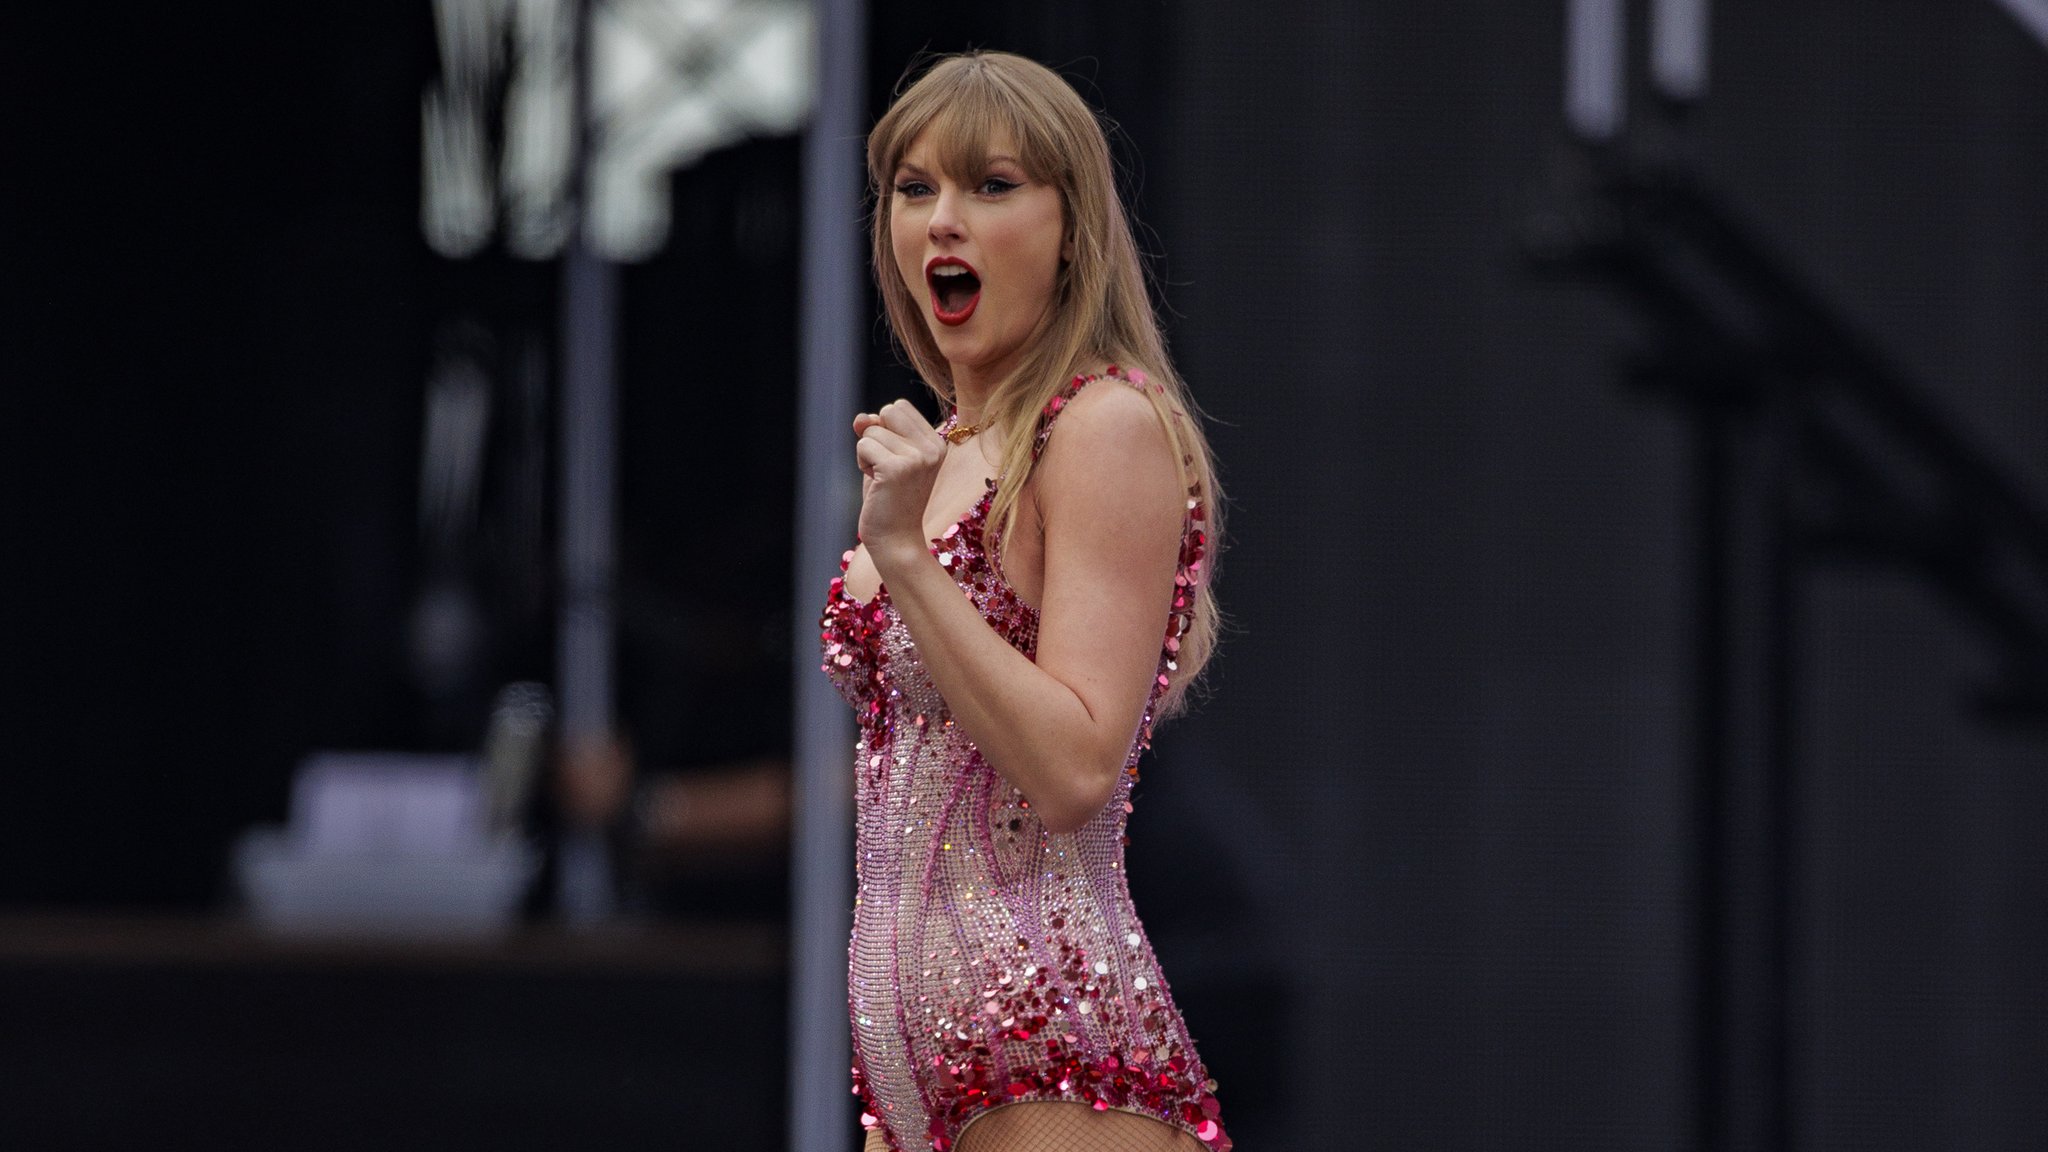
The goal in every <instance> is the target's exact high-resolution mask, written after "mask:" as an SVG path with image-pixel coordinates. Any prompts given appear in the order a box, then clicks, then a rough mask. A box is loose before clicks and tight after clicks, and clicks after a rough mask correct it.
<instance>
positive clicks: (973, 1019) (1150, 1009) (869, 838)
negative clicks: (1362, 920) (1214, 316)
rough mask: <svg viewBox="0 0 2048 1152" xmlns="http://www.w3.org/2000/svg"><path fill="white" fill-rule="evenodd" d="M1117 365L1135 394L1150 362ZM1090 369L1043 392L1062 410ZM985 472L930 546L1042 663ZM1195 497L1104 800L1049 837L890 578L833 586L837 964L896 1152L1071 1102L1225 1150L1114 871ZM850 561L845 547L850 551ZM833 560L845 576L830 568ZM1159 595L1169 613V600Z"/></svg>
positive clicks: (1166, 653) (1170, 637)
mask: <svg viewBox="0 0 2048 1152" xmlns="http://www.w3.org/2000/svg"><path fill="white" fill-rule="evenodd" d="M1108 378H1112V379H1117V380H1121V381H1123V382H1125V383H1127V384H1130V385H1132V386H1134V387H1141V388H1142V387H1145V386H1146V381H1145V377H1144V375H1143V374H1142V373H1139V372H1129V373H1125V372H1121V371H1119V370H1118V369H1116V368H1115V367H1113V366H1112V367H1111V368H1110V370H1109V373H1108ZM1095 379H1098V377H1093V376H1080V377H1076V378H1075V379H1074V380H1073V381H1071V382H1070V383H1069V384H1068V385H1067V386H1066V387H1065V388H1063V389H1062V390H1061V391H1060V392H1059V394H1058V395H1056V396H1055V397H1054V398H1053V399H1052V401H1051V402H1050V403H1049V404H1047V405H1046V408H1045V411H1044V413H1043V414H1042V415H1041V417H1040V419H1039V428H1038V434H1037V442H1036V445H1035V446H1034V449H1033V454H1034V458H1035V456H1036V454H1037V453H1038V452H1042V451H1043V450H1044V448H1045V444H1046V439H1047V436H1048V435H1049V434H1050V432H1051V430H1052V422H1053V419H1054V418H1055V417H1056V416H1057V415H1058V413H1059V411H1060V410H1061V409H1062V408H1063V407H1064V406H1065V405H1066V403H1067V401H1068V400H1069V399H1071V398H1072V397H1073V395H1074V394H1075V393H1076V392H1078V391H1079V390H1080V389H1081V388H1082V387H1083V386H1085V385H1086V384H1087V383H1089V382H1090V381H1091V380H1095ZM995 488H996V482H995V481H993V480H991V481H990V482H989V487H988V492H987V493H985V494H984V495H983V496H982V498H981V500H980V502H979V503H977V504H976V505H975V506H974V508H973V509H972V510H971V511H969V512H968V514H967V515H966V516H965V517H963V518H962V519H961V520H960V521H959V522H958V523H956V524H954V525H953V526H952V527H950V528H948V529H946V531H945V534H944V535H942V536H940V537H938V538H937V539H935V540H933V541H932V545H931V550H932V553H933V554H934V555H935V556H936V557H937V558H938V561H939V563H940V564H941V565H943V566H944V567H945V568H946V570H947V571H948V572H950V573H951V574H952V576H953V578H954V579H955V580H956V581H958V582H959V583H960V585H961V587H962V589H963V590H964V591H965V592H966V593H967V595H968V596H969V597H970V598H971V599H972V600H973V601H974V604H975V606H976V607H977V608H979V609H980V610H981V614H982V617H983V618H984V619H986V620H987V621H988V625H989V627H991V628H994V629H995V630H996V631H997V632H999V633H1000V634H1002V636H1003V637H1004V639H1006V640H1008V641H1009V642H1010V643H1011V645H1013V646H1014V647H1016V648H1017V649H1018V650H1019V651H1021V652H1023V653H1024V654H1025V655H1026V656H1032V657H1034V658H1035V656H1036V651H1037V641H1038V613H1037V612H1036V610H1034V609H1033V608H1032V607H1031V606H1030V605H1028V604H1026V603H1024V602H1023V601H1022V600H1021V599H1019V598H1018V596H1017V594H1016V593H1015V591H1013V590H1012V589H1011V588H1010V586H1009V585H1008V584H1007V583H1005V582H1004V581H1003V579H1002V578H1001V577H1000V576H999V575H997V573H996V572H995V570H994V568H993V567H992V565H991V563H990V560H989V555H988V551H987V542H986V541H985V534H987V535H992V534H993V533H992V532H991V531H990V529H989V526H988V514H989V506H990V502H991V500H992V498H993V496H994V493H995ZM1203 520H1204V510H1203V507H1202V502H1201V494H1200V493H1199V492H1191V493H1190V498H1189V500H1188V513H1187V519H1186V522H1185V525H1184V527H1183V530H1182V536H1181V557H1180V571H1179V573H1178V574H1177V576H1176V579H1175V588H1174V597H1173V601H1172V604H1171V606H1170V607H1169V608H1168V611H1167V622H1166V624H1167V626H1166V633H1165V639H1164V641H1163V643H1162V648H1161V654H1160V661H1159V666H1158V678H1157V681H1156V683H1155V685H1154V687H1153V691H1152V695H1151V697H1150V698H1149V699H1148V701H1147V703H1146V707H1145V713H1144V718H1143V721H1142V723H1141V724H1140V726H1139V728H1138V731H1137V733H1136V735H1135V737H1134V738H1133V740H1132V743H1131V748H1130V752H1129V754H1128V756H1127V757H1126V759H1125V763H1124V771H1123V772H1122V773H1121V774H1120V775H1119V777H1118V780H1117V786H1116V790H1115V793H1114V794H1113V795H1112V796H1111V797H1110V800H1109V803H1108V804H1107V805H1105V806H1104V807H1103V809H1102V810H1101V811H1100V812H1098V813H1096V815H1095V816H1094V818H1092V819H1091V820H1089V821H1088V823H1087V824H1086V825H1084V826H1082V827H1081V828H1079V829H1077V830H1075V831H1073V832H1070V833H1061V834H1057V835H1055V834H1051V833H1048V832H1047V831H1046V830H1045V827H1044V825H1043V824H1041V823H1040V821H1039V819H1038V815H1037V813H1036V812H1034V811H1033V810H1032V809H1031V807H1030V805H1029V804H1028V803H1027V802H1026V801H1025V799H1024V796H1023V794H1022V793H1021V792H1019V791H1018V790H1017V789H1016V788H1015V787H1012V786H1011V785H1010V783H1009V782H1008V781H1006V780H1005V779H1003V778H1002V777H1001V776H1000V775H998V774H997V773H996V771H995V770H994V769H993V768H991V767H989V765H988V763H987V762H986V761H984V760H983V759H982V757H981V753H980V751H979V750H978V749H977V748H976V747H975V745H974V743H973V742H972V741H970V740H969V739H968V738H967V736H966V734H965V732H963V731H962V730H960V729H959V728H957V727H956V726H955V725H954V723H953V720H952V717H951V716H950V714H949V713H948V711H947V708H946V702H945V701H944V700H943V699H941V698H940V696H939V694H938V692H937V690H936V689H935V688H934V687H933V686H932V682H931V678H930V677H929V675H928V674H927V673H926V672H925V669H924V667H923V666H922V664H921V663H920V662H919V659H918V654H917V646H916V644H915V643H914V642H913V641H912V639H911V637H910V634H909V632H908V630H906V629H905V627H904V625H903V621H902V620H901V619H900V618H899V617H898V616H897V615H896V612H895V609H894V608H893V607H892V606H891V605H890V603H889V595H888V589H887V588H882V589H880V590H878V591H877V592H876V594H875V597H874V599H872V600H870V601H867V602H865V603H862V602H859V601H856V600H854V599H853V598H852V596H851V595H849V594H848V593H847V592H846V589H845V578H844V577H843V576H841V577H839V578H837V579H834V580H833V581H832V594H831V600H830V602H829V603H828V604H827V605H826V608H825V612H824V617H823V620H822V625H823V630H824V631H823V643H824V652H825V671H826V672H828V673H830V674H831V676H832V679H833V681H834V683H835V684H837V686H838V687H839V689H840V691H841V693H842V694H844V695H845V696H846V698H847V700H848V701H849V702H851V703H852V704H853V706H854V708H855V709H856V711H857V712H858V713H859V721H860V739H859V741H858V743H857V745H856V753H857V755H856V760H855V770H856V773H857V775H858V791H857V793H856V795H857V801H856V809H857V813H858V820H859V829H858V834H857V852H858V856H857V861H856V866H857V868H858V875H859V890H858V895H857V897H856V899H855V908H854V926H853V940H852V947H851V950H850V952H851V954H850V958H849V959H850V963H849V972H848V983H849V987H848V1000H849V1003H848V1009H849V1012H850V1014H851V1016H852V1019H853V1051H854V1091H855V1092H856V1093H859V1094H860V1095H861V1097H862V1099H863V1101H864V1102H865V1103H866V1106H867V1108H866V1113H865V1115H864V1116H863V1117H862V1122H863V1123H864V1124H867V1125H868V1126H869V1127H871V1128H872V1127H879V1128H880V1129H881V1131H882V1133H883V1135H884V1137H885V1139H886V1140H887V1141H888V1145H889V1147H890V1148H891V1149H894V1150H896V1152H905V1150H907V1149H911V1148H920V1149H921V1148H926V1147H929V1148H932V1149H934V1150H936V1152H946V1150H947V1149H949V1148H951V1147H952V1145H953V1143H954V1142H955V1141H956V1140H957V1139H958V1138H959V1135H960V1132H961V1130H962V1129H963V1128H964V1127H966V1125H967V1124H968V1122H969V1121H971V1120H973V1119H974V1118H975V1117H976V1116H978V1115H980V1114H982V1113H983V1112H985V1111H987V1110H988V1109H990V1108H994V1107H997V1106H999V1105H1003V1104H1011V1103H1017V1102H1022V1101H1033V1100H1068V1101H1076V1102H1080V1103H1084V1104H1089V1105H1092V1106H1093V1107H1095V1108H1096V1109H1098V1110H1100V1109H1105V1108H1117V1109H1122V1110H1125V1111H1131V1112H1138V1113H1143V1114H1145V1115H1149V1116H1153V1117H1156V1118H1158V1119H1160V1120H1163V1121H1165V1122H1166V1123H1168V1124H1171V1125H1173V1126H1175V1127H1177V1128H1180V1129H1182V1130H1184V1131H1186V1132H1189V1133H1192V1134H1193V1135H1194V1136H1195V1137H1196V1138H1197V1139H1199V1140H1200V1141H1202V1144H1203V1146H1204V1147H1205V1148H1210V1149H1215V1150H1216V1152H1225V1150H1227V1149H1229V1148H1230V1146H1231V1145H1230V1140H1229V1138H1228V1137H1227V1136H1225V1135H1224V1134H1223V1129H1222V1126H1221V1124H1220V1123H1219V1122H1218V1119H1217V1112H1218V1108H1217V1102H1216V1097H1215V1095H1214V1091H1215V1083H1214V1082H1213V1081H1212V1080H1210V1079H1209V1074H1208V1071H1207V1070H1206V1069H1205V1068H1204V1067H1203V1065H1202V1062H1201V1060H1200V1059H1199V1058H1197V1056H1196V1055H1195V1048H1194V1044H1193V1041H1192V1040H1191V1039H1190V1038H1189V1036H1188V1031H1187V1027H1186V1026H1185V1025H1184V1024H1183V1023H1182V1021H1181V1017H1180V1013H1179V1011H1178V1010H1177V1009H1176V1008H1175V1007H1174V1003H1173V998H1172V996H1171V995H1170V994H1169V993H1168V991H1167V987H1166V981H1165V980H1164V979H1162V978H1161V976H1160V971H1159V964H1158V961H1157V959H1156V958H1155V957H1154V956H1153V954H1152V947H1151V944H1150V942H1149V941H1148V940H1147V939H1146V936H1145V929H1144V927H1143V925H1141V924H1140V923H1139V922H1138V917H1137V913H1136V912H1135V911H1134V910H1133V909H1132V907H1131V899H1130V891H1129V888H1128V886H1127V884H1126V883H1125V879H1124V864H1123V857H1124V852H1123V845H1124V844H1125V842H1126V838H1125V836H1124V830H1125V825H1126V821H1127V820H1128V819H1129V815H1130V812H1131V785H1132V784H1133V783H1134V782H1135V781H1136V780H1137V762H1138V756H1139V754H1140V753H1141V752H1142V751H1143V750H1144V749H1145V748H1146V747H1148V746H1149V743H1150V737H1151V731H1152V722H1153V718H1154V715H1155V712H1156V708H1157V705H1158V702H1159V700H1160V697H1161V695H1162V694H1163V693H1164V691H1165V688H1166V685H1167V673H1168V672H1169V671H1170V670H1171V669H1172V667H1173V664H1172V661H1173V660H1174V658H1175V654H1176V653H1177V652H1178V651H1179V648H1180V640H1179V637H1180V635H1181V633H1182V632H1183V631H1185V629H1186V628H1187V627H1188V625H1189V622H1190V621H1191V620H1192V612H1193V598H1194V595H1195V589H1196V585H1197V584H1198V582H1199V581H1198V578H1199V575H1200V572H1201V563H1202V555H1203V547H1204V544H1205V538H1204V535H1203V531H1202V526H1203ZM852 556H853V553H851V552H848V553H847V559H848V560H849V561H850V560H851V558H852ZM840 567H841V570H842V571H843V570H844V569H845V567H846V563H845V562H842V563H841V565H840ZM1162 607H1166V606H1162Z"/></svg>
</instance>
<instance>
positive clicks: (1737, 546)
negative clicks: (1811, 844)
mask: <svg viewBox="0 0 2048 1152" xmlns="http://www.w3.org/2000/svg"><path fill="white" fill-rule="evenodd" d="M1796 420H1797V407H1796V405H1795V404H1794V402H1793V401H1792V400H1790V399H1788V398H1786V397H1784V396H1771V397H1767V398H1764V399H1763V400H1762V401H1760V402H1759V403H1758V405H1757V406H1756V408H1755V409H1754V410H1746V411H1732V410H1730V409H1728V408H1725V407H1722V406H1720V404H1718V403H1716V402H1708V403H1707V404H1706V405H1705V407H1704V408H1703V410H1702V411H1701V412H1700V413H1699V415H1698V421H1699V441H1698V452H1699V457H1698V471H1697V476H1698V481H1697V483H1698V486H1699V487H1698V492H1697V498H1698V501H1699V503H1698V506H1697V514H1698V518H1699V519H1698V523H1699V533H1698V537H1697V540H1698V544H1697V547H1698V549H1699V552H1698V556H1697V559H1698V564H1699V574H1700V576H1699V579H1700V582H1699V587H1698V596H1699V602H1698V614H1697V627H1698V632H1697V634H1696V637H1695V639H1696V643H1697V645H1698V647H1697V655H1698V660H1699V664H1698V677H1699V680H1698V685H1697V689H1698V696H1697V699H1698V708H1699V710H1698V712H1697V714H1696V718H1695V720H1696V724H1697V740H1698V743H1697V760H1696V771H1697V776H1696V780H1697V788H1696V792H1695V805H1696V806H1695V810H1694V820H1695V835H1696V842H1697V843H1698V845H1699V857H1698V870H1697V872H1696V874H1695V877H1694V879H1695V882H1696V888H1695V892H1696V894H1697V895H1696V899H1697V904H1696V915H1697V919H1696V920H1695V931H1696V939H1695V942H1694V948H1695V953H1694V955H1695V963H1696V964H1697V966H1698V967H1697V968H1696V977H1697V990H1698V992H1697V994H1698V1000H1697V1009H1698V1015H1697V1017H1696V1026H1697V1030H1696V1032H1695V1036H1694V1039H1695V1044H1696V1047H1695V1049H1694V1056H1695V1059H1696V1061H1697V1069H1696V1082H1697V1084H1698V1086H1699V1099H1698V1115H1697V1119H1698V1125H1699V1126H1698V1129H1697V1141H1698V1143H1697V1147H1698V1148H1699V1149H1700V1152H1789V1149H1791V1147H1792V1146H1793V1140H1794V1137H1795V1135H1796V1126H1795V1123H1794V1121H1795V1119H1796V1117H1795V1107H1796V1104H1797V1099H1796V1096H1795V1092H1794V1088H1795V1085H1794V1083H1793V1073H1794V1072H1795V1071H1796V1069H1795V1068H1794V1064H1793V1060H1792V1051H1791V1045H1790V1043H1789V1037H1790V1032H1789V1028H1790V1009H1791V984H1792V980H1793V977H1794V975H1795V964H1794V959H1795V953H1794V950H1793V945H1794V940H1793V933H1794V928H1795V926H1796V920H1795V915H1796V908H1797V906H1796V903H1795V901H1796V898H1797V884H1798V879H1799V869H1798V866H1797V865H1798V857H1797V852H1796V849H1797V834H1796V833H1797V826H1796V821H1797V815H1798V813H1797V800H1798V796H1797V786H1796V785H1797V780H1796V776H1795V773H1796V762H1795V759H1796V758H1795V755H1794V753H1795V747H1794V739H1793V736H1794V729H1793V723H1794V719H1795V712H1794V699H1793V695H1792V693H1793V690H1794V684H1793V674H1794V670H1795V658H1796V654H1797V653H1796V647H1797V646H1796V636H1795V633H1794V628H1795V625H1796V615H1795V612H1796V598H1795V595H1794V593H1795V583H1796V581H1795V577H1796V574H1797V573H1796V569H1795V566H1794V565H1795V561H1796V556H1795V553H1794V548H1795V547H1796V542H1795V540H1794V539H1793V536H1792V523H1791V520H1790V517H1791V514H1792V508H1791V504H1790V499H1791V493H1792V485H1793V483H1794V480H1795V471H1794V470H1795V465H1796V459H1797V456H1796V453H1797V451H1798V442H1797V435H1798V427H1797V423H1796Z"/></svg>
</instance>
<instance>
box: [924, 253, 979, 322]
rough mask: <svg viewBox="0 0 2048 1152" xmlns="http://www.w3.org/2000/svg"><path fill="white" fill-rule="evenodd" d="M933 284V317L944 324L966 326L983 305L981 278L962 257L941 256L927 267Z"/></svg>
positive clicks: (928, 281) (925, 276)
mask: <svg viewBox="0 0 2048 1152" xmlns="http://www.w3.org/2000/svg"><path fill="white" fill-rule="evenodd" d="M924 278H925V280H926V282H927V283H929V284H930V285H931V290H932V314H933V315H935V316H937V317H938V318H939V323H941V324H965V323H966V322H967V318H968V317H969V316H972V315H974V306H975V305H976V304H978V303H980V302H981V277H980V276H978V275H976V274H975V271H974V267H973V265H971V264H969V263H968V262H967V261H965V260H962V259H960V258H959V257H958V256H940V257H937V258H935V259H933V260H932V261H931V263H929V264H926V265H925V266H924Z"/></svg>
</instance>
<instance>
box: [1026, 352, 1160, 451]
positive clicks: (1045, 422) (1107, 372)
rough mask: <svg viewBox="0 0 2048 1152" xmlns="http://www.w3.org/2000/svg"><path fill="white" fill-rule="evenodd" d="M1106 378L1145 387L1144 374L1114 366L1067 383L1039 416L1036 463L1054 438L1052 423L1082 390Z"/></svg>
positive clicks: (1086, 374) (1035, 447) (1032, 444)
mask: <svg viewBox="0 0 2048 1152" xmlns="http://www.w3.org/2000/svg"><path fill="white" fill-rule="evenodd" d="M1104 378H1108V379H1112V380H1121V381H1123V382H1124V383H1126V384H1129V385H1130V386H1131V387H1133V388H1143V387H1144V386H1145V374H1144V373H1143V372H1141V371H1139V370H1138V369H1136V368H1133V369H1130V370H1129V371H1125V370H1124V369H1122V368H1119V367H1117V366H1116V365H1114V364H1111V365H1110V366H1109V367H1107V368H1105V369H1103V370H1102V373H1101V374H1100V375H1095V374H1092V373H1083V374H1082V375H1079V376H1076V377H1074V378H1073V379H1072V380H1069V381H1067V383H1066V385H1065V386H1064V387H1062V388H1061V389H1060V390H1059V391H1058V392H1055V393H1053V396H1052V399H1050V400H1048V401H1046V402H1045V408H1044V410H1043V411H1041V412H1039V414H1038V438H1037V439H1036V440H1033V441H1032V442H1031V459H1032V461H1033V462H1034V463H1035V462H1036V461H1037V460H1038V458H1039V457H1040V456H1041V455H1044V453H1045V442H1046V440H1047V439H1049V438H1050V437H1051V436H1052V422H1053V421H1054V420H1057V419H1059V415H1060V413H1061V412H1062V411H1065V410H1066V407H1067V403H1068V402H1069V401H1071V400H1072V399H1073V398H1074V396H1075V395H1076V394H1077V393H1079V392H1080V391H1081V389H1083V388H1086V387H1087V386H1088V385H1089V384H1091V383H1093V382H1094V381H1097V380H1101V379H1104Z"/></svg>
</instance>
